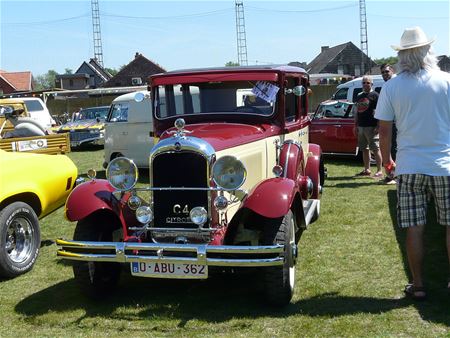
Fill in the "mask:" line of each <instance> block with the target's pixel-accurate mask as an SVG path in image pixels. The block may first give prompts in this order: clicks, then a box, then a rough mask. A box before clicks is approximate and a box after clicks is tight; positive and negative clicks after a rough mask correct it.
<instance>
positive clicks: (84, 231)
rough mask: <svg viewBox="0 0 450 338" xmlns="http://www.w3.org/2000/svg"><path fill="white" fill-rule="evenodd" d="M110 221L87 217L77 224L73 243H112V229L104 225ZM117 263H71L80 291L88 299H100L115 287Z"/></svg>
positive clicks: (117, 270)
mask: <svg viewBox="0 0 450 338" xmlns="http://www.w3.org/2000/svg"><path fill="white" fill-rule="evenodd" d="M109 222H110V220H108V219H107V218H103V217H88V218H86V219H83V220H81V221H79V222H78V223H77V226H76V228H75V233H74V236H73V237H74V240H75V241H93V242H97V241H108V242H111V241H112V229H110V228H107V227H106V226H105V224H110V223H109ZM120 269H121V266H120V264H119V263H104V262H84V261H74V262H73V274H74V278H75V281H76V282H77V284H78V285H79V287H80V289H81V291H82V292H83V293H84V294H85V295H86V296H88V297H90V298H94V299H101V298H104V297H106V296H107V295H108V294H109V293H111V292H112V291H113V289H114V288H115V287H116V285H117V283H118V281H119V277H120Z"/></svg>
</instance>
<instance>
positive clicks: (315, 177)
mask: <svg viewBox="0 0 450 338" xmlns="http://www.w3.org/2000/svg"><path fill="white" fill-rule="evenodd" d="M321 160H322V149H321V148H320V146H319V145H317V144H312V143H310V144H309V147H308V161H307V163H306V169H305V173H306V176H308V177H309V178H310V179H311V180H312V182H313V186H314V188H313V193H312V196H311V198H314V199H317V198H320V194H321V187H320V185H321V182H320V162H321Z"/></svg>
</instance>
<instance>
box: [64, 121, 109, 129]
mask: <svg viewBox="0 0 450 338" xmlns="http://www.w3.org/2000/svg"><path fill="white" fill-rule="evenodd" d="M104 128H105V123H104V122H103V121H100V122H98V121H97V120H81V121H73V122H68V123H66V124H63V125H62V126H60V127H59V128H58V130H65V131H70V130H82V129H104Z"/></svg>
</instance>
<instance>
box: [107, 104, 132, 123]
mask: <svg viewBox="0 0 450 338" xmlns="http://www.w3.org/2000/svg"><path fill="white" fill-rule="evenodd" d="M127 121H128V103H116V104H113V105H112V107H111V110H110V111H109V115H108V122H127Z"/></svg>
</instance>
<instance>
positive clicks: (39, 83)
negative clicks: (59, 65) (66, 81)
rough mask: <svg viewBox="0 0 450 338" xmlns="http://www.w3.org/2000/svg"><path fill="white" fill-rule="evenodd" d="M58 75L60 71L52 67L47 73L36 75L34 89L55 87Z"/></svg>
mask: <svg viewBox="0 0 450 338" xmlns="http://www.w3.org/2000/svg"><path fill="white" fill-rule="evenodd" d="M67 69H68V68H67ZM67 69H66V71H67ZM69 70H70V69H69ZM56 75H58V72H57V71H56V70H53V69H50V70H49V71H48V72H47V73H45V74H42V75H38V76H36V77H35V78H34V89H35V90H44V89H51V88H53V87H55V81H56Z"/></svg>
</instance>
